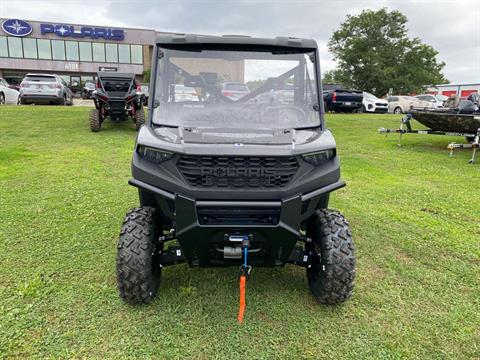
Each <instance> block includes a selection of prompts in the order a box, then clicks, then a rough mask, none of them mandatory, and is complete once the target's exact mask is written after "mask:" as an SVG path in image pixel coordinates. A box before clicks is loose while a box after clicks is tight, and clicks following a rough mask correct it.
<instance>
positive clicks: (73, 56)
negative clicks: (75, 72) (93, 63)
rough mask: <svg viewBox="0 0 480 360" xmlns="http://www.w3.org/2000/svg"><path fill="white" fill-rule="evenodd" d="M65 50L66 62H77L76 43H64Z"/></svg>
mask: <svg viewBox="0 0 480 360" xmlns="http://www.w3.org/2000/svg"><path fill="white" fill-rule="evenodd" d="M65 50H66V52H67V60H71V61H78V60H79V56H78V42H76V41H65Z"/></svg>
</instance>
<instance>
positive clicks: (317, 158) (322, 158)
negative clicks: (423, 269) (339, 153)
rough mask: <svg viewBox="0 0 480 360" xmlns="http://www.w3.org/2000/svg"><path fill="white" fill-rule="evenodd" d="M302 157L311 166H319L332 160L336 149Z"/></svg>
mask: <svg viewBox="0 0 480 360" xmlns="http://www.w3.org/2000/svg"><path fill="white" fill-rule="evenodd" d="M302 157H303V160H305V161H306V162H308V163H309V164H312V165H314V166H318V165H321V164H323V163H325V162H327V161H328V160H332V159H333V158H334V157H335V149H328V150H322V151H316V152H313V153H309V154H303V155H302Z"/></svg>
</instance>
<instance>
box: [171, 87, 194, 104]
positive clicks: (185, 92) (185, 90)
mask: <svg viewBox="0 0 480 360" xmlns="http://www.w3.org/2000/svg"><path fill="white" fill-rule="evenodd" d="M175 101H176V102H180V101H200V99H199V98H198V94H197V90H195V88H193V87H189V86H185V85H175Z"/></svg>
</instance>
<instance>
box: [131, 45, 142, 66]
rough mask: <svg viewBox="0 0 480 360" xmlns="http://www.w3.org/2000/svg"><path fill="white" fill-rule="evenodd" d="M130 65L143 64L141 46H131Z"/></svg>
mask: <svg viewBox="0 0 480 360" xmlns="http://www.w3.org/2000/svg"><path fill="white" fill-rule="evenodd" d="M131 47H132V64H143V56H142V45H132V46H131Z"/></svg>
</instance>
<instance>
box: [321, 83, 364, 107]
mask: <svg viewBox="0 0 480 360" xmlns="http://www.w3.org/2000/svg"><path fill="white" fill-rule="evenodd" d="M323 101H324V103H325V109H326V111H335V112H356V111H358V110H360V108H361V107H362V101H363V92H362V91H359V90H349V89H344V88H343V87H342V86H341V85H333V84H325V85H324V87H323Z"/></svg>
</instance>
